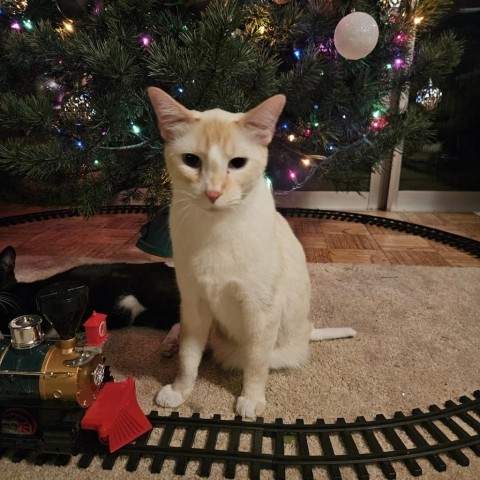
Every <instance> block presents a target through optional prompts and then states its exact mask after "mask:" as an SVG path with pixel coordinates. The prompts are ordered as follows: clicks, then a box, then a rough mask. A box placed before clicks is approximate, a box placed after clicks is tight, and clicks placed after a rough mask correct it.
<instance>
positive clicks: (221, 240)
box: [148, 87, 356, 417]
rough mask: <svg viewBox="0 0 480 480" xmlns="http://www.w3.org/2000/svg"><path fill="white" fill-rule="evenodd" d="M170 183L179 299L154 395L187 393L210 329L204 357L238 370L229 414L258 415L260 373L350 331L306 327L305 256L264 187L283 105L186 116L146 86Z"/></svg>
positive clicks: (167, 397) (280, 99)
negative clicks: (173, 358) (175, 345)
mask: <svg viewBox="0 0 480 480" xmlns="http://www.w3.org/2000/svg"><path fill="white" fill-rule="evenodd" d="M148 93H149V96H150V99H151V101H152V104H153V106H154V109H155V112H156V115H157V118H158V124H159V128H160V133H161V135H162V137H163V139H164V140H165V159H166V163H167V168H168V171H169V173H170V175H171V178H172V185H173V200H172V205H171V210H170V231H171V237H172V244H173V255H174V260H175V267H176V273H177V280H178V286H179V289H180V295H181V332H180V349H179V362H180V367H179V372H178V374H177V377H176V378H175V381H174V382H173V384H171V385H165V386H164V387H163V388H162V389H161V390H160V392H159V393H158V395H157V397H156V402H157V404H159V405H161V406H164V407H177V406H178V405H180V404H181V403H183V402H184V401H185V400H186V398H187V397H188V396H189V395H190V393H191V392H192V390H193V387H194V384H195V381H196V378H197V373H198V366H199V363H200V360H201V358H202V354H203V351H204V348H205V345H206V343H207V339H208V337H209V332H210V331H211V336H210V342H211V347H212V350H213V353H214V357H215V358H216V360H217V361H218V362H220V363H221V364H222V365H223V366H224V367H225V368H238V369H241V370H243V388H242V392H241V395H240V396H239V397H238V399H237V406H236V410H237V413H238V414H239V415H242V416H244V417H255V416H256V415H259V414H261V413H262V411H263V410H264V409H265V405H266V400H265V386H266V382H267V376H268V371H269V369H276V368H284V367H287V368H291V367H298V366H299V365H301V364H302V363H304V362H305V361H306V360H307V358H308V342H309V340H320V339H324V338H340V337H347V336H353V335H355V333H356V332H355V331H354V330H352V329H349V328H342V329H340V328H339V329H313V327H312V324H311V323H310V321H309V320H308V314H309V307H310V279H309V275H308V271H307V265H306V261H305V255H304V252H303V249H302V247H301V245H300V243H299V242H298V240H297V239H296V238H295V236H294V235H293V233H292V231H291V229H290V227H289V225H288V223H287V222H286V221H285V220H284V219H283V218H282V216H281V215H280V214H278V213H277V212H276V211H275V206H274V201H273V197H272V194H271V192H270V190H269V188H268V187H267V185H266V183H265V181H264V176H263V175H264V170H265V167H266V165H267V147H268V145H269V143H270V141H271V140H272V136H273V134H274V130H275V124H276V122H277V119H278V117H279V115H280V113H281V111H282V109H283V106H284V104H285V97H284V96H283V95H275V96H273V97H271V98H269V99H268V100H266V101H264V102H263V103H261V104H260V105H259V106H257V107H256V108H254V109H252V110H250V111H248V112H247V113H229V112H225V111H223V110H219V109H214V110H208V111H205V112H197V111H194V110H187V109H186V108H184V107H183V106H182V105H180V104H179V103H177V102H176V101H175V100H174V99H173V98H171V97H170V96H168V95H167V94H166V93H165V92H163V91H162V90H159V89H158V88H153V87H152V88H149V90H148Z"/></svg>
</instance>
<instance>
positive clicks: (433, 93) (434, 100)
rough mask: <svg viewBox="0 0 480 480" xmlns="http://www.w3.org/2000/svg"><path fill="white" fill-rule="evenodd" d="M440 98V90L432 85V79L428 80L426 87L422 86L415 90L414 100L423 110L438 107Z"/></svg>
mask: <svg viewBox="0 0 480 480" xmlns="http://www.w3.org/2000/svg"><path fill="white" fill-rule="evenodd" d="M441 99H442V91H441V90H440V89H439V88H438V87H434V86H433V83H432V80H431V79H430V80H429V82H428V87H426V88H422V89H421V90H419V91H418V92H417V98H416V99H415V101H416V102H417V103H418V104H419V105H421V106H422V107H423V108H425V110H434V109H435V108H437V107H438V104H439V103H440V100H441Z"/></svg>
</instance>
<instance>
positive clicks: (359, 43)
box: [333, 12, 378, 60]
mask: <svg viewBox="0 0 480 480" xmlns="http://www.w3.org/2000/svg"><path fill="white" fill-rule="evenodd" d="M333 41H334V42H335V48H336V49H337V51H338V53H339V54H340V55H341V56H342V57H344V58H347V59H348V60H358V59H360V58H363V57H366V56H367V55H368V54H369V53H370V52H371V51H372V50H373V49H374V48H375V45H376V44H377V42H378V25H377V22H376V21H375V19H374V18H373V17H372V16H371V15H369V14H368V13H365V12H353V13H350V14H349V15H347V16H345V17H343V18H342V19H341V20H340V21H339V22H338V25H337V27H336V28H335V34H334V36H333Z"/></svg>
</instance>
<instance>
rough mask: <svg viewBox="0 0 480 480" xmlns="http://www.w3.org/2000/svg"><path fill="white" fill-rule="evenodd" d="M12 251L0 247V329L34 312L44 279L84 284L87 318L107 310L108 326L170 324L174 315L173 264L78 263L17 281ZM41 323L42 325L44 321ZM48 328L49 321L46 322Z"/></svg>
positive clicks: (175, 318)
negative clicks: (86, 289)
mask: <svg viewBox="0 0 480 480" xmlns="http://www.w3.org/2000/svg"><path fill="white" fill-rule="evenodd" d="M15 260H16V251H15V249H14V247H12V246H7V247H5V248H4V249H3V250H2V251H1V252H0V331H1V332H2V333H4V334H8V333H9V330H8V323H9V321H10V320H12V319H13V318H15V317H17V316H21V315H26V314H35V313H37V307H36V304H35V296H36V294H37V292H38V291H39V290H40V289H41V288H43V287H44V286H46V285H50V284H52V283H56V282H62V281H78V282H81V283H83V284H85V285H87V286H88V288H89V295H88V297H89V298H88V300H89V301H88V305H87V307H86V309H85V313H84V315H83V317H84V319H87V318H88V317H89V316H90V315H91V314H92V312H93V311H94V310H95V311H96V312H99V313H104V314H107V327H108V328H122V327H126V326H130V325H133V324H134V325H136V326H148V327H154V328H159V329H162V330H168V329H170V328H171V327H172V326H173V325H174V324H176V323H178V320H179V303H180V299H179V293H178V287H177V283H176V280H175V272H174V269H173V268H170V267H168V266H166V265H165V264H164V263H161V262H158V263H138V264H137V263H107V264H89V265H80V266H77V267H74V268H71V269H69V270H66V271H63V272H60V273H57V274H55V275H53V276H50V277H48V278H44V279H42V280H37V281H34V282H18V281H17V279H16V276H15ZM44 326H45V325H44ZM46 327H47V330H49V326H48V325H46Z"/></svg>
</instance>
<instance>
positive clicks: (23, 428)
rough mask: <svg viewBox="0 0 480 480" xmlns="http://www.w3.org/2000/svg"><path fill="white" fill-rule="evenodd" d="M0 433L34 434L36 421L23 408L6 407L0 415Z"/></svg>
mask: <svg viewBox="0 0 480 480" xmlns="http://www.w3.org/2000/svg"><path fill="white" fill-rule="evenodd" d="M0 425H1V431H2V433H10V434H14V435H35V433H36V431H37V421H36V420H35V417H34V416H33V415H32V414H31V413H30V412H29V411H28V410H24V409H23V408H7V409H6V410H4V411H3V413H2V415H1V417H0Z"/></svg>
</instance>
